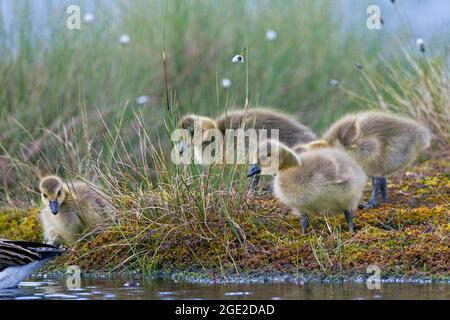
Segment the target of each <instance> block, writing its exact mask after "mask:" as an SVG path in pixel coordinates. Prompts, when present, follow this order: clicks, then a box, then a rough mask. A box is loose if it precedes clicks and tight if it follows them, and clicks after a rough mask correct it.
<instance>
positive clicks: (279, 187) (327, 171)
mask: <svg viewBox="0 0 450 320" xmlns="http://www.w3.org/2000/svg"><path fill="white" fill-rule="evenodd" d="M266 143H267V147H265V146H264V145H265V144H266ZM259 150H260V152H259V154H258V157H257V159H256V163H255V164H253V165H252V167H251V168H250V170H249V172H248V174H247V175H248V176H252V175H254V174H257V173H263V174H264V173H269V172H270V170H271V169H275V171H276V172H277V174H276V177H275V180H274V185H273V190H274V194H275V196H276V197H277V198H278V199H279V200H280V201H281V202H282V203H284V204H286V205H287V206H289V207H291V208H292V213H293V214H295V215H298V216H300V222H301V228H302V232H303V233H305V232H306V229H307V228H308V225H309V216H310V215H317V214H320V213H324V214H338V213H344V215H345V218H346V220H347V223H348V227H349V230H350V232H351V233H353V212H354V210H355V209H356V208H357V207H358V204H359V201H360V199H361V197H362V193H363V190H364V187H365V184H366V180H367V177H366V175H365V174H364V171H363V170H362V169H361V167H360V166H359V165H357V164H356V162H355V161H353V160H352V159H351V158H350V157H349V156H348V155H347V154H346V153H345V152H343V151H340V150H338V149H335V148H328V149H318V150H311V151H307V152H304V153H301V154H299V155H297V154H296V153H295V152H294V151H293V150H292V149H290V148H289V147H287V146H285V145H284V144H282V143H279V142H277V141H273V140H269V141H267V142H263V143H262V144H261V145H260V148H259ZM265 150H267V152H263V151H265ZM266 153H267V154H266ZM269 159H278V168H271V166H273V163H270V162H269Z"/></svg>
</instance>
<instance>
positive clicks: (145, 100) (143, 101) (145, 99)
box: [136, 96, 150, 106]
mask: <svg viewBox="0 0 450 320" xmlns="http://www.w3.org/2000/svg"><path fill="white" fill-rule="evenodd" d="M149 101H150V98H149V96H140V97H138V98H137V99H136V104H137V105H138V106H143V105H145V104H147V103H148V102H149Z"/></svg>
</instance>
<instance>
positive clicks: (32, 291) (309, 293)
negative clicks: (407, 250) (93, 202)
mask: <svg viewBox="0 0 450 320" xmlns="http://www.w3.org/2000/svg"><path fill="white" fill-rule="evenodd" d="M0 299H16V300H28V299H33V300H37V299H59V300H61V299H62V300H66V299H67V300H98V299H100V300H105V299H106V300H107V299H113V300H114V299H134V300H155V299H157V300H173V299H235V300H241V299H268V300H280V299H289V300H296V299H301V300H308V299H359V300H366V299H445V300H450V285H448V284H405V283H403V284H384V283H383V284H381V289H380V290H369V289H367V286H366V285H365V284H364V283H351V284H350V283H347V284H339V285H338V284H317V283H314V284H304V285H294V284H249V285H200V284H189V283H174V282H170V281H159V280H158V281H148V282H139V281H134V282H130V281H127V280H126V279H122V278H114V279H101V280H98V279H96V280H92V279H83V280H82V281H81V285H80V287H79V288H78V289H69V288H68V287H67V285H66V282H65V280H64V279H61V280H47V279H34V280H33V281H26V282H22V283H21V284H20V285H19V287H18V288H16V289H7V290H0Z"/></svg>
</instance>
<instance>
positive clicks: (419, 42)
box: [416, 38, 426, 52]
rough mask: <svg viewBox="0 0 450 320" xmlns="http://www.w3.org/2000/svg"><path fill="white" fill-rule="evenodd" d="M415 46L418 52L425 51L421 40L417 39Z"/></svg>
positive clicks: (423, 42)
mask: <svg viewBox="0 0 450 320" xmlns="http://www.w3.org/2000/svg"><path fill="white" fill-rule="evenodd" d="M416 45H417V48H418V49H419V50H420V52H425V51H426V47H425V41H423V39H422V38H419V39H417V41H416Z"/></svg>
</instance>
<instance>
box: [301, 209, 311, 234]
mask: <svg viewBox="0 0 450 320" xmlns="http://www.w3.org/2000/svg"><path fill="white" fill-rule="evenodd" d="M300 224H301V226H302V234H303V235H305V234H306V230H307V229H308V226H309V216H308V215H307V214H304V213H302V214H301V215H300Z"/></svg>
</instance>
